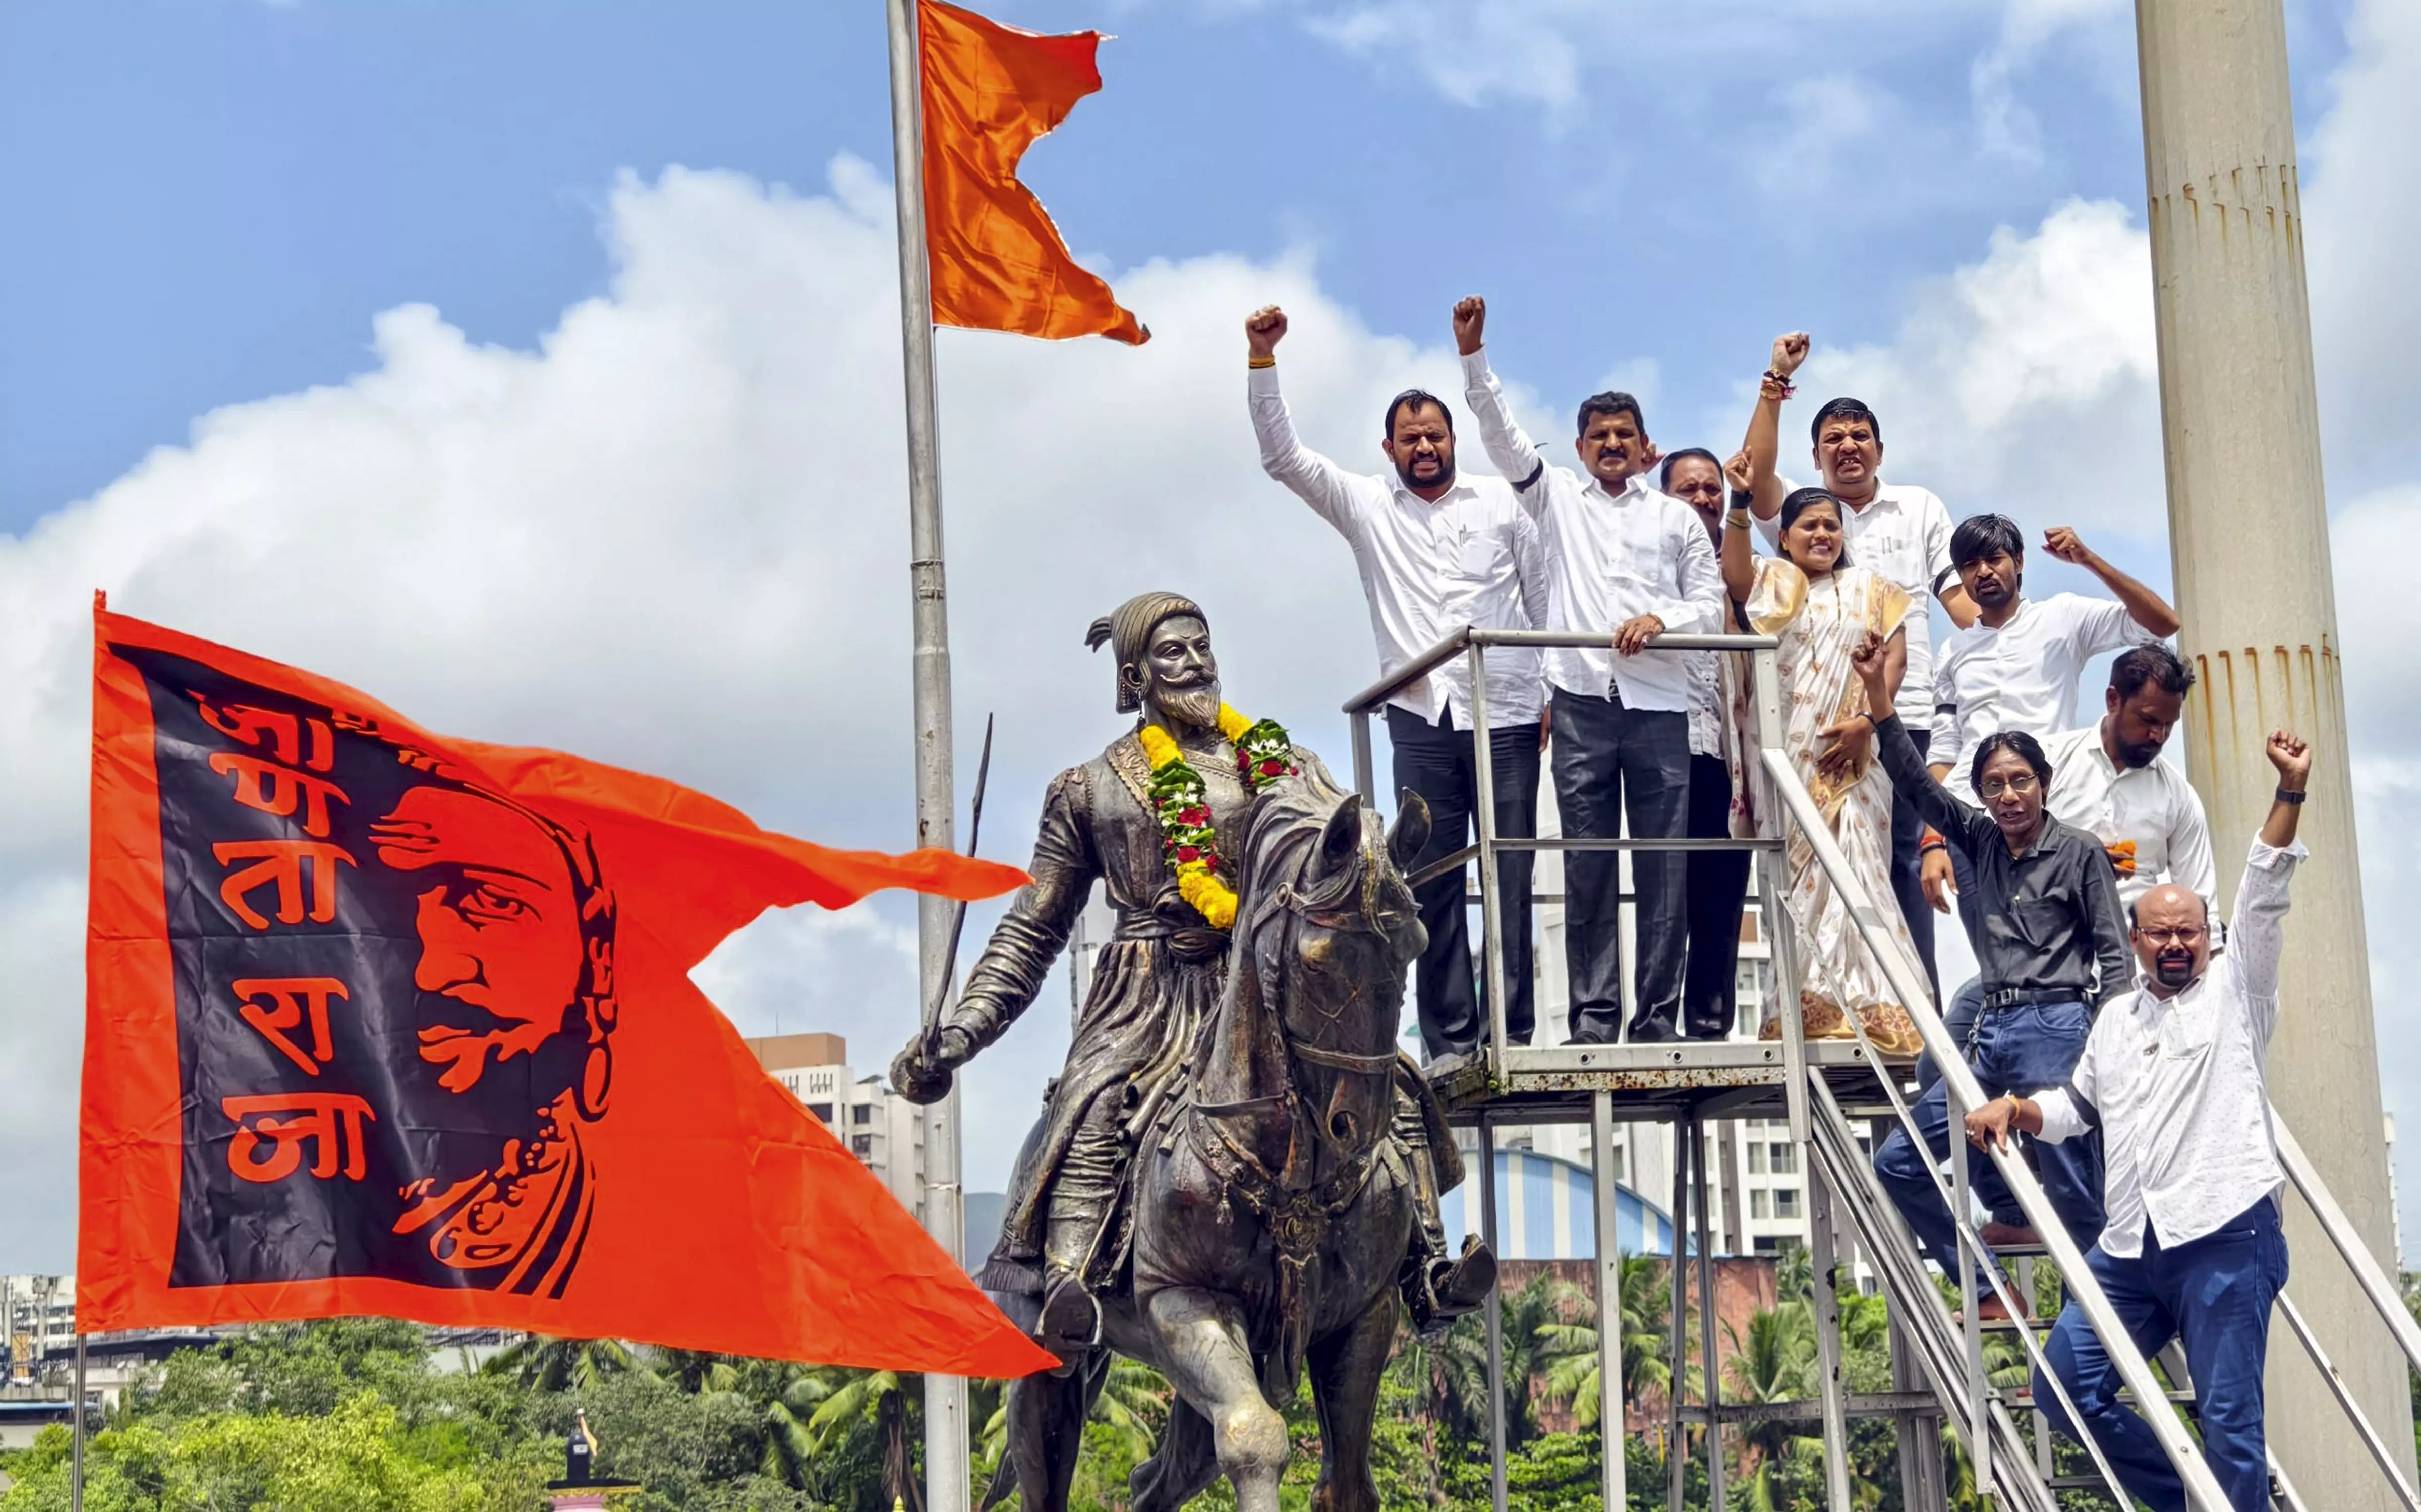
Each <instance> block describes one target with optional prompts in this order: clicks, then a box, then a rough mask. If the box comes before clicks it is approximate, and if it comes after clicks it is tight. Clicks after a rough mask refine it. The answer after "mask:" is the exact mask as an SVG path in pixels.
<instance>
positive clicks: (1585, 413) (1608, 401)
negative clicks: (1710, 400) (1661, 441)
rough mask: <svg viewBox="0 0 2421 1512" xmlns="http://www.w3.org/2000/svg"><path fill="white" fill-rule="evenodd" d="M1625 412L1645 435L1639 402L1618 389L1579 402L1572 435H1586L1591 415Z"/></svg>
mask: <svg viewBox="0 0 2421 1512" xmlns="http://www.w3.org/2000/svg"><path fill="white" fill-rule="evenodd" d="M1625 411H1628V412H1630V414H1631V423H1632V425H1635V426H1637V427H1638V428H1639V429H1640V430H1641V432H1642V433H1645V432H1646V431H1647V429H1648V416H1647V414H1646V413H1643V412H1642V411H1641V410H1640V408H1639V401H1638V400H1637V399H1634V398H1632V397H1631V396H1630V395H1628V394H1625V393H1623V392H1622V391H1621V390H1619V389H1608V390H1606V391H1605V392H1604V393H1602V394H1592V395H1590V396H1589V397H1587V398H1585V399H1583V400H1581V417H1580V420H1579V421H1578V423H1576V424H1575V425H1574V426H1573V427H1572V433H1573V434H1574V435H1582V436H1585V435H1586V434H1588V428H1589V418H1590V416H1592V415H1600V414H1621V413H1624V412H1625ZM1717 465H1718V466H1720V465H1722V464H1720V463H1718V464H1717Z"/></svg>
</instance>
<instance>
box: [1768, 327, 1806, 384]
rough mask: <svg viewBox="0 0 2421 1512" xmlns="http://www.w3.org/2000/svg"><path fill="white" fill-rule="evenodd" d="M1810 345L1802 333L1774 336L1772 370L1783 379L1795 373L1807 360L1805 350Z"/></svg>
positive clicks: (1804, 333)
mask: <svg viewBox="0 0 2421 1512" xmlns="http://www.w3.org/2000/svg"><path fill="white" fill-rule="evenodd" d="M1810 345H1812V342H1811V340H1810V338H1809V337H1808V335H1807V333H1806V332H1804V331H1793V332H1791V333H1790V334H1789V335H1779V336H1775V337H1774V338H1773V370H1774V371H1775V372H1777V373H1780V374H1781V375H1782V376H1783V377H1785V378H1788V377H1789V376H1790V375H1791V374H1793V373H1795V372H1797V371H1798V370H1799V365H1800V364H1801V363H1804V362H1805V361H1806V360H1807V349H1808V347H1809V346H1810Z"/></svg>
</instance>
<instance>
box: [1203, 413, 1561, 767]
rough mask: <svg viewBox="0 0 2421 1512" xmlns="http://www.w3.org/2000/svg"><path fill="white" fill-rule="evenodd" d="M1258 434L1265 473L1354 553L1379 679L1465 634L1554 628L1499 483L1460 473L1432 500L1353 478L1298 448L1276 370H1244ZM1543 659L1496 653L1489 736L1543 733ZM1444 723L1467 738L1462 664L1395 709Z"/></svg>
mask: <svg viewBox="0 0 2421 1512" xmlns="http://www.w3.org/2000/svg"><path fill="white" fill-rule="evenodd" d="M1246 386H1247V389H1248V391H1249V392H1250V394H1251V397H1252V406H1253V430H1254V433H1255V434H1256V435H1257V436H1258V437H1259V438H1260V444H1261V466H1262V468H1263V469H1264V470H1266V471H1267V472H1268V473H1269V475H1270V476H1272V477H1273V478H1275V479H1277V480H1278V481H1279V482H1281V483H1283V484H1285V485H1286V486H1287V487H1288V488H1289V489H1292V490H1293V491H1295V493H1296V494H1297V495H1299V496H1300V497H1301V498H1302V499H1303V501H1304V503H1305V504H1308V505H1310V506H1311V507H1312V508H1313V509H1314V510H1315V511H1317V512H1318V513H1319V515H1320V518H1321V519H1322V520H1325V521H1327V522H1329V523H1330V524H1332V525H1334V526H1335V527H1336V533H1337V534H1338V535H1340V536H1343V537H1344V538H1345V541H1346V544H1347V545H1349V546H1351V547H1352V548H1353V565H1354V566H1355V567H1356V568H1357V569H1360V571H1361V573H1362V594H1363V597H1364V598H1366V599H1367V600H1369V602H1370V631H1371V634H1372V635H1373V636H1375V637H1376V638H1377V640H1378V643H1379V672H1380V675H1381V676H1382V677H1384V676H1385V675H1386V674H1388V673H1390V672H1393V671H1395V670H1396V669H1397V668H1398V667H1400V666H1402V665H1404V664H1405V663H1406V662H1410V661H1412V660H1413V659H1414V657H1417V656H1419V655H1420V654H1421V653H1422V652H1424V651H1426V650H1428V649H1429V647H1432V646H1435V645H1436V644H1437V643H1438V642H1440V641H1442V640H1444V639H1445V638H1446V637H1447V636H1448V635H1450V634H1452V633H1454V632H1455V631H1458V630H1460V629H1462V628H1463V627H1464V626H1465V625H1469V626H1472V627H1474V628H1476V629H1478V630H1533V629H1537V628H1538V627H1539V626H1541V625H1543V624H1545V623H1546V617H1545V616H1546V613H1547V580H1546V573H1545V568H1544V563H1543V560H1542V553H1540V551H1539V529H1538V526H1537V524H1536V523H1535V522H1532V520H1531V519H1530V516H1529V515H1528V513H1527V512H1525V511H1524V510H1523V507H1522V506H1521V505H1520V504H1519V503H1518V502H1516V500H1515V499H1514V497H1513V485H1511V484H1510V483H1507V482H1506V481H1505V480H1504V479H1503V478H1501V477H1473V476H1472V475H1469V474H1467V473H1461V472H1458V473H1457V474H1456V475H1455V481H1454V486H1453V487H1452V488H1449V489H1448V490H1446V491H1445V493H1443V494H1441V495H1439V496H1438V498H1437V499H1436V501H1435V502H1431V501H1430V500H1428V499H1424V498H1422V497H1421V496H1420V495H1419V494H1417V493H1414V491H1412V490H1410V489H1408V488H1406V487H1404V484H1403V480H1402V479H1401V478H1399V477H1397V476H1395V475H1392V474H1389V475H1357V474H1353V473H1349V472H1347V471H1345V469H1343V468H1341V467H1339V466H1337V465H1336V464H1335V462H1333V461H1330V460H1328V459H1327V458H1325V457H1322V456H1321V455H1320V453H1318V452H1316V451H1313V450H1311V449H1310V448H1309V447H1307V446H1305V445H1304V444H1303V443H1302V442H1300V441H1298V440H1296V439H1295V433H1294V419H1293V417H1292V416H1291V415H1289V413H1287V407H1286V400H1285V398H1284V397H1281V396H1280V395H1279V393H1278V370H1277V369H1276V368H1274V367H1255V368H1251V369H1248V370H1247V373H1246ZM1544 697H1545V695H1544V691H1543V689H1542V688H1541V687H1540V685H1539V653H1538V652H1537V651H1536V650H1535V649H1532V648H1530V647H1501V646H1500V647H1491V648H1490V649H1489V652H1488V723H1489V727H1490V728H1491V729H1492V730H1501V729H1505V728H1507V727H1509V726H1511V725H1517V724H1522V725H1535V724H1537V723H1538V720H1539V706H1540V705H1541V703H1543V702H1544ZM1387 701H1388V702H1389V703H1391V704H1393V705H1395V706H1396V707H1397V708H1398V709H1407V710H1409V711H1411V712H1413V713H1415V714H1418V715H1419V716H1420V717H1421V718H1423V719H1425V720H1428V721H1429V723H1430V724H1432V725H1434V724H1437V723H1438V716H1439V715H1440V714H1441V713H1451V714H1452V716H1453V719H1454V727H1455V728H1456V729H1461V730H1467V729H1469V728H1471V671H1470V666H1469V663H1467V662H1465V661H1464V660H1463V659H1462V658H1461V657H1460V656H1458V657H1455V658H1453V659H1451V660H1450V661H1448V662H1446V663H1445V665H1444V666H1442V667H1440V668H1438V669H1437V670H1436V671H1435V672H1432V673H1430V674H1429V676H1428V677H1426V678H1422V679H1420V680H1419V681H1418V682H1415V683H1413V684H1411V685H1410V686H1408V687H1406V688H1404V689H1403V690H1401V691H1400V692H1398V694H1396V695H1395V696H1394V697H1393V698H1390V699H1388V700H1387Z"/></svg>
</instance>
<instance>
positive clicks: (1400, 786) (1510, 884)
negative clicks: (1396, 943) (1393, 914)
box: [1387, 704, 1539, 1059]
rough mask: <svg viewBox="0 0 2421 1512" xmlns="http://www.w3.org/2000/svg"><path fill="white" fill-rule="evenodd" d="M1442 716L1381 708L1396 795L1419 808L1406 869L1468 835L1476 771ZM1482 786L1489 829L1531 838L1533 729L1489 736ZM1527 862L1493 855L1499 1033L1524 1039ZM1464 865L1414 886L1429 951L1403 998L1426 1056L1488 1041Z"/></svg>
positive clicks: (1520, 853) (1529, 1009)
mask: <svg viewBox="0 0 2421 1512" xmlns="http://www.w3.org/2000/svg"><path fill="white" fill-rule="evenodd" d="M1453 719H1454V716H1453V715H1452V714H1451V713H1448V714H1445V715H1444V716H1442V717H1441V719H1440V721H1439V723H1437V724H1435V725H1432V724H1430V723H1429V721H1428V720H1425V719H1423V718H1421V716H1419V715H1418V714H1415V713H1413V712H1412V711H1411V710H1409V709H1398V708H1396V707H1395V706H1394V705H1392V704H1390V705H1389V706H1388V707H1387V743H1388V744H1389V745H1390V746H1391V747H1393V748H1394V751H1395V763H1396V790H1397V791H1398V792H1402V791H1404V790H1406V789H1410V790H1411V791H1413V792H1415V793H1418V794H1420V795H1421V799H1422V801H1423V802H1425V803H1428V804H1429V845H1428V847H1427V848H1425V849H1424V850H1422V851H1421V854H1420V858H1419V859H1418V860H1417V861H1415V862H1414V869H1415V870H1417V869H1418V868H1420V867H1422V866H1427V865H1430V864H1432V863H1434V862H1437V861H1439V860H1442V859H1443V858H1445V857H1446V856H1450V855H1452V854H1453V853H1454V852H1456V851H1457V850H1461V849H1462V848H1463V847H1464V846H1466V845H1470V844H1472V843H1473V841H1474V840H1475V839H1476V819H1477V813H1478V807H1479V767H1478V759H1477V757H1476V754H1475V753H1476V741H1475V740H1473V739H1472V734H1471V731H1469V730H1467V729H1461V730H1459V729H1456V728H1454V725H1453ZM1488 744H1489V749H1490V752H1491V758H1490V762H1489V776H1490V780H1491V781H1492V782H1493V783H1494V785H1495V788H1496V833H1497V834H1499V835H1502V836H1505V837H1506V838H1508V839H1517V840H1527V839H1530V838H1532V837H1533V836H1535V835H1537V834H1538V833H1539V726H1538V725H1535V724H1533V723H1531V722H1529V721H1527V720H1523V721H1521V722H1519V723H1517V724H1515V725H1512V726H1511V727H1510V728H1507V729H1499V730H1492V731H1490V732H1489V737H1488ZM1537 859H1538V858H1537V857H1536V856H1535V855H1534V854H1533V853H1532V852H1530V851H1527V850H1506V851H1501V852H1499V853H1498V855H1497V857H1496V884H1497V887H1498V888H1499V889H1500V891H1501V893H1502V896H1500V897H1499V898H1498V900H1497V901H1498V907H1499V909H1500V910H1501V912H1500V913H1499V915H1498V923H1499V927H1500V931H1501V937H1502V940H1503V943H1504V949H1505V996H1506V1001H1505V1034H1506V1037H1507V1038H1508V1039H1510V1040H1511V1041H1512V1042H1513V1043H1514V1044H1517V1045H1526V1044H1528V1043H1529V1042H1530V1030H1531V1026H1532V1023H1533V1021H1534V1018H1535V1013H1536V1009H1535V1007H1534V1002H1533V994H1532V991H1531V985H1530V975H1531V972H1530V872H1531V868H1532V866H1533V865H1535V863H1536V861H1537ZM1470 869H1471V868H1470V867H1469V866H1467V865H1465V866H1458V867H1456V868H1455V869H1454V870H1452V871H1450V872H1447V873H1446V874H1445V876H1443V877H1439V878H1436V879H1434V880H1432V881H1429V882H1427V883H1425V884H1424V885H1422V886H1420V887H1418V888H1415V889H1414V892H1413V898H1414V902H1416V903H1417V904H1418V905H1419V906H1420V911H1421V925H1422V927H1424V928H1426V929H1428V930H1429V948H1428V949H1426V950H1424V951H1422V952H1421V959H1420V962H1419V964H1418V965H1416V966H1415V967H1414V970H1413V999H1414V1005H1416V1007H1417V1009H1418V1011H1419V1014H1420V1021H1421V1043H1422V1045H1423V1046H1424V1047H1425V1048H1427V1050H1428V1051H1429V1056H1430V1058H1432V1059H1435V1058H1436V1057H1437V1056H1440V1055H1444V1054H1446V1053H1448V1052H1457V1051H1470V1050H1476V1049H1477V1048H1478V1046H1479V1043H1480V1041H1482V1040H1484V1039H1486V1038H1487V1037H1488V1017H1487V1014H1486V1013H1485V1012H1484V1011H1483V1009H1482V1005H1481V1002H1480V997H1479V989H1478V985H1477V979H1476V976H1475V975H1474V974H1473V971H1472V959H1471V954H1472V953H1471V925H1470V908H1469V904H1468V903H1467V902H1466V901H1465V897H1466V886H1467V884H1466V881H1465V878H1466V875H1467V874H1468V873H1469V871H1470Z"/></svg>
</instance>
